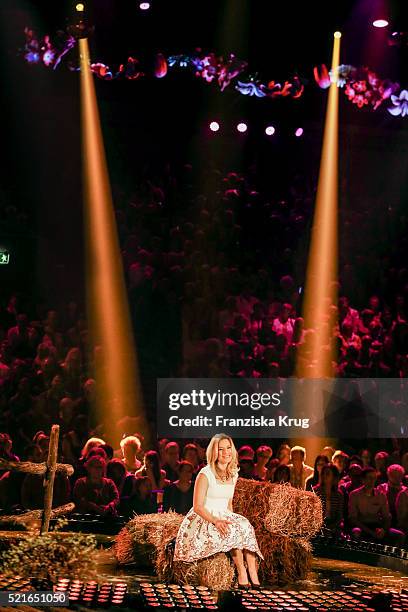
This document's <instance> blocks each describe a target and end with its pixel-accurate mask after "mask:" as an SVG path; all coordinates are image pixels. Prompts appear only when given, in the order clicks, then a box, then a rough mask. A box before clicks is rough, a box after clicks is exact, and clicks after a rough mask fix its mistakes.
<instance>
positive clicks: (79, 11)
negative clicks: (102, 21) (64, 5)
mask: <svg viewBox="0 0 408 612" xmlns="http://www.w3.org/2000/svg"><path fill="white" fill-rule="evenodd" d="M75 10H76V11H77V13H83V12H84V10H85V6H84V5H83V4H82V3H81V2H79V3H78V4H77V5H76V6H75Z"/></svg>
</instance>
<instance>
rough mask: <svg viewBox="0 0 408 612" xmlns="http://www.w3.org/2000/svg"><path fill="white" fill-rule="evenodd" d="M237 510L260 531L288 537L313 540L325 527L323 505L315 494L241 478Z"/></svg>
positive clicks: (283, 485) (237, 486) (281, 485)
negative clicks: (263, 530) (323, 526)
mask: <svg viewBox="0 0 408 612" xmlns="http://www.w3.org/2000/svg"><path fill="white" fill-rule="evenodd" d="M233 507H234V511H235V512H238V513H239V514H243V515H244V516H246V517H247V519H248V520H249V522H250V523H252V525H253V526H254V529H255V532H256V534H257V537H258V531H260V530H261V528H262V527H265V528H266V529H267V531H269V533H272V534H277V535H281V536H287V537H299V538H306V539H309V538H312V537H313V536H314V535H316V533H318V532H319V531H320V529H321V527H322V525H323V511H322V503H321V500H320V499H319V497H318V496H317V495H316V494H315V493H312V492H309V491H302V490H301V489H295V488H294V487H291V486H290V484H289V483H286V484H274V483H269V482H267V483H265V482H259V481H256V480H246V479H244V478H239V479H238V482H237V485H236V487H235V495H234V503H233Z"/></svg>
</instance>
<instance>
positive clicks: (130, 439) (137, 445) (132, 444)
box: [120, 436, 142, 455]
mask: <svg viewBox="0 0 408 612" xmlns="http://www.w3.org/2000/svg"><path fill="white" fill-rule="evenodd" d="M120 448H121V449H122V453H124V452H125V448H129V449H130V450H133V452H134V453H135V455H136V453H138V452H139V451H140V449H141V448H142V443H141V441H140V439H139V438H138V437H137V436H126V438H122V440H121V441H120Z"/></svg>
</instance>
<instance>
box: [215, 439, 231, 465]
mask: <svg viewBox="0 0 408 612" xmlns="http://www.w3.org/2000/svg"><path fill="white" fill-rule="evenodd" d="M231 459H232V446H231V442H230V441H229V440H228V439H227V438H224V439H222V440H220V441H219V442H218V457H217V461H218V462H219V463H222V464H227V463H229V462H230V461H231Z"/></svg>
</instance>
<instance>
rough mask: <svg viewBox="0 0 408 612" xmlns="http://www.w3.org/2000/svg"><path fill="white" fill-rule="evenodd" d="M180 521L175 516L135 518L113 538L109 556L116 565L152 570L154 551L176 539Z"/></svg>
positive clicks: (154, 560) (140, 516)
mask: <svg viewBox="0 0 408 612" xmlns="http://www.w3.org/2000/svg"><path fill="white" fill-rule="evenodd" d="M183 518H184V516H182V515H181V514H177V513H176V512H167V513H165V514H139V515H136V516H135V517H134V518H132V519H131V520H130V521H129V522H128V523H127V525H126V526H125V527H124V528H123V529H122V530H121V531H120V532H119V533H118V535H117V536H116V538H115V544H114V547H113V552H114V555H115V556H116V559H117V561H118V563H120V564H121V565H126V564H128V563H134V562H137V563H138V564H139V565H141V566H143V567H151V566H152V565H153V566H154V564H155V562H156V556H157V553H158V551H159V550H161V549H162V548H163V549H164V548H165V546H166V545H167V544H168V543H169V542H170V541H171V540H173V539H174V538H175V537H176V535H177V532H178V530H179V527H180V525H181V522H182V520H183Z"/></svg>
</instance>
